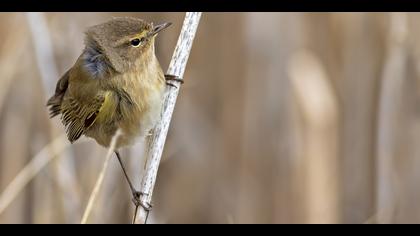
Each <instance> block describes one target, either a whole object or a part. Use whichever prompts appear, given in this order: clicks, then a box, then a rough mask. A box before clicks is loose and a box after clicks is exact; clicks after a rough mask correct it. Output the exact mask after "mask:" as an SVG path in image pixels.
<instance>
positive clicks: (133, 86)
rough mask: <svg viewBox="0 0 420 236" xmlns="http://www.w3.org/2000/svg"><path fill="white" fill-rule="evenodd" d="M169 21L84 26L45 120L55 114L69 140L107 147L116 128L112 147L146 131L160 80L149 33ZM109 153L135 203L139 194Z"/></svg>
mask: <svg viewBox="0 0 420 236" xmlns="http://www.w3.org/2000/svg"><path fill="white" fill-rule="evenodd" d="M170 25H171V23H164V24H160V25H157V26H153V24H151V23H147V22H145V21H143V20H141V19H137V18H131V17H119V18H114V19H112V20H110V21H108V22H105V23H103V24H99V25H95V26H92V27H90V28H88V30H87V31H86V35H85V46H86V47H85V49H84V50H83V52H82V54H81V55H80V56H79V58H78V59H77V61H76V63H75V64H74V65H73V67H71V68H70V69H69V70H68V71H67V72H66V73H65V74H64V75H63V76H62V77H61V78H60V80H59V81H58V82H57V86H56V90H55V94H54V95H53V96H52V97H51V98H50V99H49V100H48V102H47V106H49V108H50V114H51V118H52V117H54V116H57V115H61V119H62V122H63V124H64V125H65V127H66V132H67V137H68V139H69V141H70V142H72V143H73V142H74V141H76V140H77V139H79V138H80V137H81V136H82V135H85V136H87V137H91V138H93V139H95V140H96V142H97V143H98V144H100V145H102V146H104V147H108V146H109V145H110V142H111V139H112V137H113V136H114V134H115V132H116V131H117V129H119V128H120V129H121V131H122V135H121V136H120V137H119V139H118V140H117V144H116V149H115V150H118V148H120V147H123V146H127V145H131V144H133V143H134V142H135V140H136V138H137V137H141V136H143V137H144V136H146V135H147V134H148V133H149V131H150V130H151V129H152V128H153V127H154V125H155V123H156V121H157V120H158V119H159V116H160V112H161V108H162V101H163V93H164V89H165V84H166V83H165V75H164V73H163V72H162V68H161V66H160V64H159V62H158V60H157V58H156V55H155V46H154V43H155V37H156V35H157V34H158V33H159V32H160V31H161V30H163V29H165V28H167V27H168V26H170ZM166 79H167V80H168V79H171V80H178V79H177V78H175V77H173V76H167V77H166ZM115 153H116V156H117V157H118V160H119V162H120V164H121V167H122V169H123V172H124V174H125V177H126V178H127V181H128V183H129V186H130V189H131V191H132V194H133V201H134V203H135V204H136V206H138V205H139V204H140V201H139V197H140V193H139V192H137V191H136V190H135V189H134V187H133V185H132V183H131V181H130V179H129V177H128V175H127V173H126V170H125V168H124V165H123V163H122V161H121V158H120V154H119V152H118V151H116V152H115ZM144 207H147V206H144Z"/></svg>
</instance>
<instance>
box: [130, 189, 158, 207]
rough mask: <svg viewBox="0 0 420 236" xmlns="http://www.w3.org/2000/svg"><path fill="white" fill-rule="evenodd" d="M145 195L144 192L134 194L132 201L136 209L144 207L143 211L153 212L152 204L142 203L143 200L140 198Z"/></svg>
mask: <svg viewBox="0 0 420 236" xmlns="http://www.w3.org/2000/svg"><path fill="white" fill-rule="evenodd" d="M144 194H145V193H142V192H138V191H137V192H135V193H133V199H132V201H133V203H134V205H135V206H136V207H138V206H141V207H143V209H144V210H146V211H151V210H152V207H153V206H152V204H149V203H147V202H146V203H144V202H142V201H141V199H140V197H141V196H142V195H144Z"/></svg>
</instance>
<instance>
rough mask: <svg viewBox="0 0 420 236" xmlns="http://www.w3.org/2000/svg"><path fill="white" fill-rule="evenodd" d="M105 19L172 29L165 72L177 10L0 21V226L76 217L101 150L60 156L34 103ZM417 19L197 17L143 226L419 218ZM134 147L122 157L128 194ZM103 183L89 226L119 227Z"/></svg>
mask: <svg viewBox="0 0 420 236" xmlns="http://www.w3.org/2000/svg"><path fill="white" fill-rule="evenodd" d="M112 16H135V17H139V18H143V19H146V20H148V21H153V22H156V23H160V22H164V21H171V22H173V23H174V24H173V26H172V27H171V28H170V29H168V30H167V31H165V32H163V33H161V34H160V36H159V38H158V40H157V55H158V58H159V59H160V61H161V64H162V66H163V68H164V69H165V70H166V68H167V66H168V64H169V60H170V57H171V55H172V52H173V49H174V47H175V44H176V40H177V38H178V34H179V31H180V29H181V26H182V21H183V17H184V14H183V13H39V14H32V15H30V14H26V13H1V14H0V223H79V222H80V220H81V217H82V214H83V211H84V209H85V207H86V204H87V201H88V198H89V196H90V193H91V191H92V188H93V186H94V184H95V181H96V179H97V177H98V174H99V172H100V170H101V168H102V165H103V162H104V157H105V155H106V152H107V150H106V149H104V148H101V147H100V146H99V145H97V144H96V143H95V142H94V141H92V140H89V139H86V138H82V139H81V140H80V141H78V142H76V143H75V144H74V145H70V144H69V143H68V142H67V141H66V140H65V139H63V133H64V129H63V127H62V125H61V123H60V121H59V119H58V118H55V119H53V120H50V119H48V111H47V109H46V107H45V103H46V100H47V99H48V97H49V96H51V95H52V93H53V90H54V87H55V82H56V80H57V79H58V78H59V77H60V76H61V75H62V74H63V73H64V72H65V71H66V70H67V69H68V68H69V67H70V66H72V64H73V63H74V62H75V60H76V58H77V57H78V56H79V54H80V52H81V51H82V49H83V32H84V30H85V29H86V27H88V26H91V25H94V24H97V23H101V22H103V21H106V20H108V19H110V18H111V17H112ZM419 21H420V15H419V14H415V13H408V14H405V13H204V14H203V16H202V18H201V23H200V25H199V28H198V31H197V35H196V38H195V41H194V45H193V48H192V52H191V55H190V59H189V63H188V65H187V69H186V73H185V81H186V83H185V84H184V86H183V87H182V90H181V93H180V96H179V98H178V102H177V105H176V108H175V113H174V117H173V120H172V123H171V127H170V130H169V136H168V139H167V142H166V146H165V150H164V154H163V160H162V163H161V166H160V169H159V173H158V179H157V183H156V188H155V192H154V196H153V202H154V208H153V211H152V213H151V216H150V219H149V222H150V223H420V204H418V200H419V199H420V185H419V179H420V145H419V143H418V142H419V140H420V109H419V104H418V103H419V99H420V81H419V73H420V64H419V58H420V28H419V27H418V24H417V22H419ZM143 146H144V145H143V144H142V143H139V144H138V145H136V146H134V147H133V148H130V149H125V150H123V157H124V160H125V161H126V163H127V165H130V170H129V171H130V175H131V176H133V177H132V178H134V179H135V182H136V184H137V185H139V183H140V176H141V174H142V170H143V164H144V155H142V153H143V149H144V148H143ZM55 153H59V154H58V155H54V154H55ZM34 160H35V161H34ZM49 160H50V162H48V161H49ZM30 163H32V164H30ZM43 163H47V165H45V166H43ZM28 164H29V166H35V167H38V168H39V169H40V171H39V173H37V174H36V175H35V176H26V177H28V178H27V179H26V181H29V182H28V184H27V185H25V184H24V183H25V179H22V175H20V176H21V177H18V179H15V178H16V176H17V175H18V174H19V173H20V172H21V171H22V170H24V168H25V166H27V165H28ZM26 169H28V167H26ZM104 181H105V182H104V186H103V188H102V189H101V191H100V193H99V199H98V202H96V205H95V207H94V211H93V213H92V215H91V217H90V218H89V223H129V222H130V220H131V217H132V214H133V206H132V204H131V201H130V198H131V197H130V192H129V189H128V186H127V185H126V182H125V179H124V177H123V175H122V172H121V170H120V169H119V165H118V162H117V161H116V159H115V158H112V159H111V162H110V165H109V168H108V171H107V173H106V177H105V180H104ZM11 183H13V184H12V188H11V187H8V186H10V184H11ZM19 185H20V186H21V187H23V191H19V188H18V187H16V186H19ZM1 201H3V202H1ZM6 203H7V204H6ZM2 204H3V205H2Z"/></svg>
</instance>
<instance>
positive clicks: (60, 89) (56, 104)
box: [47, 70, 70, 118]
mask: <svg viewBox="0 0 420 236" xmlns="http://www.w3.org/2000/svg"><path fill="white" fill-rule="evenodd" d="M69 76H70V70H68V71H67V72H66V73H65V74H64V75H63V76H62V77H61V78H60V79H59V80H58V82H57V85H56V87H55V94H54V95H53V96H52V97H51V98H50V99H48V102H47V106H48V107H49V108H50V116H51V118H52V117H54V116H56V115H58V114H60V113H61V103H62V102H63V97H64V94H65V93H66V91H67V88H68V87H69Z"/></svg>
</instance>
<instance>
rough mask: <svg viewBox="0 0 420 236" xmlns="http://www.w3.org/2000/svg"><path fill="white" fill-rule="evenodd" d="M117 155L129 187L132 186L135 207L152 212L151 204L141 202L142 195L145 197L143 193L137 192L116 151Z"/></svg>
mask: <svg viewBox="0 0 420 236" xmlns="http://www.w3.org/2000/svg"><path fill="white" fill-rule="evenodd" d="M115 155H116V156H117V158H118V162H119V163H120V165H121V168H122V170H123V173H124V176H125V179H126V180H127V182H128V185H129V186H130V190H131V193H132V194H133V199H132V200H133V203H134V205H135V206H136V207H138V206H142V207H143V208H144V209H145V210H146V211H150V210H151V209H152V206H151V205H150V204H147V205H145V204H143V203H142V202H141V200H140V196H141V195H143V193H142V192H139V191H137V190H136V189H135V188H134V186H133V184H132V183H131V180H130V178H129V177H128V174H127V171H126V170H125V167H124V164H123V162H122V160H121V156H120V153H119V152H118V151H115Z"/></svg>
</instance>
